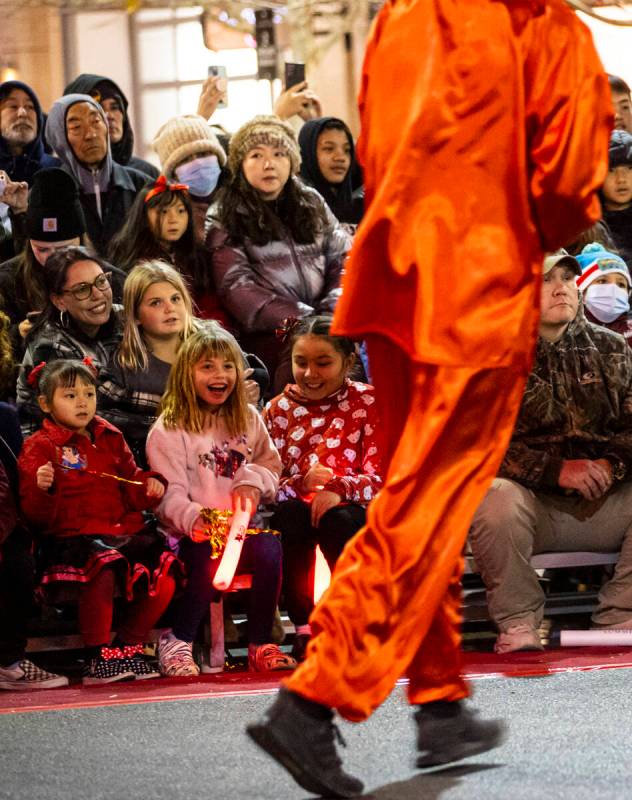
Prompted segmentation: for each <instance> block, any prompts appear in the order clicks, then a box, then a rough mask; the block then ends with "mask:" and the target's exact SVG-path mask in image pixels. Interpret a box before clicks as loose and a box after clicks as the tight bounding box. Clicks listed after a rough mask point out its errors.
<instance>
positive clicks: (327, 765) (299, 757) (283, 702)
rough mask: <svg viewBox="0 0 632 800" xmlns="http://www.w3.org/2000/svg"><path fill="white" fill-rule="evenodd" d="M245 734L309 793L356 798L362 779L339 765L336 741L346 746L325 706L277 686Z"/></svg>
mask: <svg viewBox="0 0 632 800" xmlns="http://www.w3.org/2000/svg"><path fill="white" fill-rule="evenodd" d="M246 731H247V733H248V736H250V738H251V739H253V740H254V741H255V742H256V743H257V744H258V745H259V747H261V748H262V749H263V750H265V751H266V753H268V754H269V755H271V756H272V758H274V759H275V761H278V762H279V764H281V766H283V767H285V769H287V771H288V772H289V773H290V774H291V775H292V777H293V778H294V780H295V781H296V782H297V783H298V784H299V786H302V787H303V789H306V790H307V791H308V792H313V793H314V794H318V795H321V796H323V797H356V796H357V795H360V794H362V792H363V790H364V785H363V783H362V781H359V780H358V779H357V778H354V777H353V775H349V774H348V773H347V772H345V771H344V770H343V768H342V762H341V761H340V758H339V756H338V753H337V751H336V741H338V742H339V743H340V744H342V745H343V746H345V742H344V740H343V738H342V735H341V733H340V731H339V730H338V728H337V727H336V725H334V722H333V712H332V711H331V709H329V708H327V707H326V706H321V705H319V704H318V703H312V702H310V701H309V700H305V699H304V698H302V697H301V696H300V695H298V694H296V693H295V692H290V691H288V690H287V689H280V691H279V694H278V695H277V698H276V700H275V701H274V703H273V704H272V705H271V706H270V708H269V709H268V710H267V711H266V713H265V715H264V716H263V719H262V720H261V721H260V722H256V723H254V724H253V725H249V726H248V727H247V728H246Z"/></svg>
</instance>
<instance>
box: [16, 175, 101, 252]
mask: <svg viewBox="0 0 632 800" xmlns="http://www.w3.org/2000/svg"><path fill="white" fill-rule="evenodd" d="M26 230H27V232H28V236H29V239H35V241H41V242H62V241H65V240H66V239H75V238H76V237H78V236H81V235H82V234H83V233H85V232H86V220H85V217H84V215H83V209H82V207H81V203H80V202H79V190H78V188H77V184H76V183H75V180H74V178H73V177H72V175H69V174H68V173H67V172H65V171H64V170H63V169H58V168H57V167H52V168H51V169H41V170H39V172H36V173H35V177H34V179H33V186H32V187H31V191H30V192H29V204H28V208H27V211H26Z"/></svg>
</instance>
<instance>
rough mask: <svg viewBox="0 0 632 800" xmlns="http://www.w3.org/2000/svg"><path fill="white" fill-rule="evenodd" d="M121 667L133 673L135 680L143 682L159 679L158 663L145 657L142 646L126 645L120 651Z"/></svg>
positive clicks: (149, 657)
mask: <svg viewBox="0 0 632 800" xmlns="http://www.w3.org/2000/svg"><path fill="white" fill-rule="evenodd" d="M121 652H122V654H123V659H122V660H123V666H124V667H125V668H126V669H129V670H131V671H132V672H133V673H134V676H135V678H136V680H139V681H143V680H147V679H148V678H160V670H159V668H158V661H157V660H156V659H155V658H151V656H146V655H145V650H144V648H143V645H142V644H128V645H126V646H125V647H123V648H122V649H121Z"/></svg>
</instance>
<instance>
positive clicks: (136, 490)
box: [18, 417, 167, 537]
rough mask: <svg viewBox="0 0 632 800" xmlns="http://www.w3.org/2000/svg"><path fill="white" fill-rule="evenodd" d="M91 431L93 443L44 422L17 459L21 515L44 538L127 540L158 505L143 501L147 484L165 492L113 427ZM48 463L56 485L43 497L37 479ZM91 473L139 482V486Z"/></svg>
mask: <svg viewBox="0 0 632 800" xmlns="http://www.w3.org/2000/svg"><path fill="white" fill-rule="evenodd" d="M89 430H90V432H91V434H92V441H91V440H90V439H88V437H87V436H82V435H81V434H78V433H74V432H73V431H70V430H68V429H67V428H62V427H61V426H59V425H56V424H55V423H54V422H52V421H51V420H49V419H45V420H44V424H43V426H42V428H41V430H39V431H38V432H37V433H34V434H33V435H32V436H29V438H28V439H27V440H26V441H25V442H24V447H23V448H22V452H21V453H20V457H19V459H18V469H19V472H20V500H21V503H22V510H23V511H24V514H25V515H26V517H27V518H28V519H29V521H30V522H32V523H33V524H34V525H36V526H37V527H38V528H39V529H41V531H42V533H45V534H49V535H53V536H64V537H65V536H81V535H83V534H92V535H94V534H101V535H109V536H129V535H130V534H133V533H136V532H137V531H139V530H141V529H142V528H143V526H144V521H143V516H142V514H141V513H140V512H141V511H142V510H145V509H149V508H152V507H153V506H156V505H158V503H159V502H160V500H159V499H158V498H148V497H147V494H146V490H145V482H146V480H147V478H157V479H158V480H160V481H162V482H163V483H164V484H165V486H166V485H167V481H166V480H165V479H164V478H163V477H162V475H160V474H159V473H157V472H145V471H143V470H141V469H139V468H138V467H137V466H136V463H135V461H134V457H133V456H132V453H131V451H130V449H129V447H128V446H127V445H126V444H125V440H124V439H123V434H122V433H121V432H120V431H119V430H118V428H115V427H114V425H110V423H109V422H107V421H106V420H104V419H102V418H101V417H95V418H94V419H93V420H92V422H91V423H90V425H89ZM48 461H50V462H52V464H53V466H54V467H55V483H54V484H53V486H52V488H51V490H50V491H48V492H43V491H42V490H41V489H39V488H38V487H37V478H36V473H37V470H38V468H39V467H41V466H42V464H46V463H47V462H48ZM64 467H65V468H64ZM94 472H101V473H108V474H111V475H118V476H119V477H120V478H127V479H128V480H133V481H142V486H136V485H134V484H130V483H122V482H121V481H117V480H115V479H114V478H109V477H102V476H98V475H94V474H93V473H94Z"/></svg>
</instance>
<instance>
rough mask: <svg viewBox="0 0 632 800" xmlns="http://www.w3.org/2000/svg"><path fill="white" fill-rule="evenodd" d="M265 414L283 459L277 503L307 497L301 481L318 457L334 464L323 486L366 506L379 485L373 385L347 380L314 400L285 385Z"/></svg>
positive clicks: (348, 499)
mask: <svg viewBox="0 0 632 800" xmlns="http://www.w3.org/2000/svg"><path fill="white" fill-rule="evenodd" d="M264 419H265V422H266V426H267V428H268V431H269V433H270V436H271V437H272V441H273V442H274V445H275V447H276V448H277V450H278V451H279V454H280V456H281V461H282V463H283V472H282V474H281V480H280V483H279V491H278V494H277V502H279V503H282V502H284V501H285V500H294V499H300V500H305V501H309V500H310V499H311V496H312V495H311V494H310V493H304V492H303V489H302V482H303V477H304V476H305V474H306V473H307V471H308V470H309V468H310V467H311V466H312V464H315V463H316V462H317V461H319V462H320V463H321V464H322V465H323V466H326V467H331V469H333V471H334V477H333V479H332V480H331V481H329V482H328V483H327V484H326V485H325V487H324V488H325V489H327V490H328V491H332V492H336V494H339V495H340V496H341V497H342V499H343V501H346V502H350V503H360V504H362V505H366V504H368V503H369V502H370V501H371V500H372V499H373V498H374V497H375V495H376V494H377V492H378V491H379V489H380V488H381V486H382V478H381V464H380V457H379V453H378V447H377V444H376V436H375V434H376V427H377V424H378V423H377V417H376V411H375V390H374V389H373V387H372V386H369V385H368V384H366V383H359V382H357V381H350V380H346V381H345V383H344V384H343V385H342V387H341V388H340V389H339V390H338V391H337V392H335V393H334V394H332V395H330V396H329V397H327V398H325V399H323V400H317V401H314V400H308V399H307V398H306V397H305V396H304V395H302V394H301V392H300V391H299V388H298V386H296V385H294V384H290V385H288V386H286V387H285V390H284V391H283V394H280V395H278V396H277V397H275V398H273V399H272V400H271V401H270V402H269V403H268V405H267V406H266V408H265V410H264Z"/></svg>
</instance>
